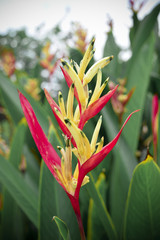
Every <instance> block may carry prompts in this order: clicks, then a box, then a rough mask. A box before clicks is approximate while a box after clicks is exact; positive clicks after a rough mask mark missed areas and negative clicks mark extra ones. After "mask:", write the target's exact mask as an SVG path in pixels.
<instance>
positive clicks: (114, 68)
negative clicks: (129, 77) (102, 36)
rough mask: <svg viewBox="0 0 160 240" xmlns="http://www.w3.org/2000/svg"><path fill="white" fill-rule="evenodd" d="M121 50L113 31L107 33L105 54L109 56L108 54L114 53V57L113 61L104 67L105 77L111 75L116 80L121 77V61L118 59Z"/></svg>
mask: <svg viewBox="0 0 160 240" xmlns="http://www.w3.org/2000/svg"><path fill="white" fill-rule="evenodd" d="M119 52H120V48H119V47H118V46H117V44H116V42H115V39H114V36H113V33H112V31H110V32H109V33H108V34H107V40H106V43H105V46H104V52H103V56H104V57H107V56H111V55H113V56H114V58H113V60H112V62H111V63H110V64H109V65H108V66H107V67H105V68H104V69H103V73H104V74H105V77H108V76H110V77H111V78H112V79H113V80H116V79H117V78H118V77H120V76H119V74H120V63H119V59H118V55H119Z"/></svg>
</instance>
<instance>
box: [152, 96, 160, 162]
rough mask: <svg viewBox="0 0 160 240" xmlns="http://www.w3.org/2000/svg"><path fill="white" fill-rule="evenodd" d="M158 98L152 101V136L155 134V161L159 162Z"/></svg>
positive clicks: (154, 97) (155, 97)
mask: <svg viewBox="0 0 160 240" xmlns="http://www.w3.org/2000/svg"><path fill="white" fill-rule="evenodd" d="M158 111H159V104H158V96H157V95H154V96H153V100H152V134H153V150H154V160H155V161H157V143H158V141H157V140H158Z"/></svg>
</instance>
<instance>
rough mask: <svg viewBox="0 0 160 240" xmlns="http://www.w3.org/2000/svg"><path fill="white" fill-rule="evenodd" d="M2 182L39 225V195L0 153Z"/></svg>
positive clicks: (0, 176) (0, 180) (30, 217)
mask: <svg viewBox="0 0 160 240" xmlns="http://www.w3.org/2000/svg"><path fill="white" fill-rule="evenodd" d="M0 182H1V183H2V184H4V186H5V187H6V189H7V190H8V192H9V193H10V194H11V196H12V197H13V198H14V200H15V201H16V202H17V204H18V205H19V206H20V208H21V209H22V210H23V211H24V212H25V214H26V215H27V216H28V218H29V219H30V220H31V221H32V222H33V223H34V225H35V226H37V225H38V214H37V213H38V211H37V208H38V207H37V202H38V196H37V195H36V194H35V192H34V191H32V189H31V188H30V187H29V185H28V184H26V182H25V180H24V179H23V177H22V176H21V174H20V173H19V172H18V170H16V169H15V168H14V167H13V166H12V165H11V163H9V162H8V161H7V160H6V159H4V158H3V157H2V156H1V155H0Z"/></svg>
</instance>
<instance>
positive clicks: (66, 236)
mask: <svg viewBox="0 0 160 240" xmlns="http://www.w3.org/2000/svg"><path fill="white" fill-rule="evenodd" d="M53 220H54V221H55V222H56V224H57V227H58V229H59V232H60V234H61V236H62V237H63V239H64V240H70V239H71V238H70V234H69V230H68V227H67V226H66V224H65V222H63V221H62V220H61V219H60V218H58V217H56V216H54V217H53Z"/></svg>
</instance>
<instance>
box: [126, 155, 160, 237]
mask: <svg viewBox="0 0 160 240" xmlns="http://www.w3.org/2000/svg"><path fill="white" fill-rule="evenodd" d="M159 181H160V169H159V167H158V166H157V165H156V164H155V162H154V161H153V158H152V157H151V156H149V155H148V156H147V159H146V160H145V161H143V162H142V163H140V164H138V166H137V167H136V168H135V170H134V173H133V177H132V181H131V183H130V187H129V191H128V197H127V203H126V209H125V219H124V239H159V238H160V231H159V229H160V222H159V218H160V191H159Z"/></svg>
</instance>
